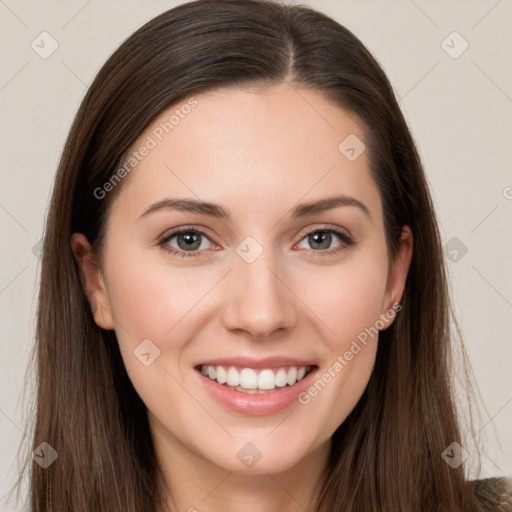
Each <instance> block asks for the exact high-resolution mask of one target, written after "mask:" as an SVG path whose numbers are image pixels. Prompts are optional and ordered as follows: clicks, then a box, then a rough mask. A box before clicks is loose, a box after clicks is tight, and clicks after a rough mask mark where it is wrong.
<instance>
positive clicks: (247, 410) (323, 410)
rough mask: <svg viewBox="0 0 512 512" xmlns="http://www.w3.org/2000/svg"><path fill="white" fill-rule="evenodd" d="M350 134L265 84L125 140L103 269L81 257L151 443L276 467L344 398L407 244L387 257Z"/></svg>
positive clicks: (317, 105) (356, 380) (331, 116)
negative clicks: (126, 155)
mask: <svg viewBox="0 0 512 512" xmlns="http://www.w3.org/2000/svg"><path fill="white" fill-rule="evenodd" d="M187 105H188V106H187ZM171 116H174V117H171ZM166 123H167V124H166ZM363 144H364V134H363V131H362V128H361V126H360V125H359V124H358V123H357V122H356V120H355V118H354V117H352V116H351V115H349V114H348V113H347V112H345V111H343V110H341V109H339V108H338V107H336V106H334V105H333V104H331V103H329V102H327V101H326V100H324V99H323V98H322V97H321V96H320V95H319V94H318V93H315V92H311V91H307V90H303V89H297V90H295V89H294V88H292V87H290V86H289V85H288V84H281V85H278V86H272V87H270V88H267V89H264V90H260V91H257V92H248V91H244V90H241V89H231V90H227V89H224V90H217V91H214V92H208V93H203V94H200V95H196V96H194V97H193V98H189V99H187V100H184V101H183V102H182V103H181V104H179V105H175V106H173V107H172V108H170V109H169V110H167V111H165V112H164V113H163V114H162V115H161V116H160V117H159V118H158V119H157V120H156V121H155V122H154V123H153V124H152V125H151V126H150V127H149V128H148V129H147V130H146V131H145V132H144V134H143V135H141V137H140V138H139V140H138V141H137V142H136V143H135V144H134V145H133V147H132V150H131V152H130V155H131V156H132V158H134V159H136V161H137V165H136V167H135V168H134V169H133V170H130V172H129V175H128V176H127V177H125V178H124V179H125V180H126V183H122V189H121V190H120V193H119V195H118V196H117V197H116V199H115V201H114V203H113V205H112V208H111V210H110V213H109V217H108V223H107V231H106V238H105V245H104V247H103V252H102V258H101V268H96V267H92V266H91V265H88V264H87V263H83V264H82V268H83V269H84V271H85V273H86V276H87V286H88V289H89V294H90V298H91V301H92V303H93V311H94V312H95V320H96V322H97V323H98V325H100V326H102V327H103V328H106V329H112V328H113V329H115V332H116V335H117V339H118V341H119V346H120V350H121V353H122V357H123V361H124V364H125V366H126V369H127V371H128V374H129V377H130V379H131V381H132V382H133V385H134V387H135V389H136V390H137V392H138V394H139V395H140V397H141V399H142V400H143V401H144V403H145V404H146V406H147V409H148V414H149V421H150V425H151V429H152V432H153V434H154V436H155V439H156V441H155V442H156V443H157V445H158V446H159V447H160V449H161V450H162V451H164V452H165V450H168V452H169V453H171V452H172V453H176V451H177V450H179V451H180V452H182V453H186V454H189V455H190V457H192V458H194V459H196V460H197V459H198V458H199V459H201V460H202V461H206V462H207V463H211V464H213V465H215V466H218V467H222V468H224V469H227V470H229V471H237V472H254V473H263V472H266V471H269V472H277V471H282V470H285V469H287V468H291V467H292V466H294V465H296V464H298V463H299V462H300V461H301V460H305V457H306V456H308V455H311V454H313V453H315V450H318V449H321V448H322V447H325V446H327V445H328V443H329V440H330V437H331V436H332V434H333V432H334V431H335V430H336V428H337V427H338V426H339V425H340V424H341V423H342V422H343V421H344V420H345V418H346V417H347V415H348V414H349V413H350V412H351V410H352V409H353V408H354V406H355V405H356V403H357V401H358V400H359V398H360V397H361V394H362V393H363V391H364V389H365V387H366V385H367V383H368V380H369V377H370V374H371V372H372V368H373V365H374V360H375V355H376V350H377V336H376V335H375V334H374V333H375V329H380V330H383V329H385V328H387V327H388V326H389V325H390V323H391V322H392V321H393V317H394V315H395V313H396V311H395V310H394V309H393V303H395V304H396V303H398V302H399V300H400V298H401V295H402V291H403V285H404V282H405V277H406V274H407V270H408V266H409V261H410V254H411V250H412V244H411V237H410V232H409V231H407V230H406V231H404V238H403V241H402V245H401V249H400V253H399V256H400V257H399V258H397V259H396V260H395V261H394V262H393V264H392V265H390V262H389V261H388V259H387V255H386V241H385V237H384V226H383V213H382V205H381V200H380V197H379V193H378V189H377V187H376V184H375V183H374V182H373V180H372V178H371V176H370V170H369V160H368V156H369V155H368V153H367V151H366V150H365V149H364V146H363ZM143 147H146V149H143ZM134 152H136V154H134ZM133 163H134V161H132V164H133ZM122 174H123V173H121V175H122ZM115 186H120V185H119V184H117V185H112V186H111V187H109V186H108V185H107V186H106V187H104V188H103V190H105V191H106V193H109V189H110V188H115ZM99 195H101V194H99ZM342 196H343V197H342ZM99 200H101V199H99ZM173 205H174V206H173ZM315 205H316V206H315ZM178 229H180V230H183V233H182V234H181V235H180V234H174V231H176V230H178ZM84 247H86V242H85V241H84V239H83V238H81V237H80V236H78V237H75V239H74V240H73V249H74V251H75V254H76V255H77V258H78V259H80V257H79V254H80V248H82V249H83V248H84ZM81 261H82V262H83V261H84V260H81ZM365 329H366V330H365ZM208 363H210V364H209V365H208ZM202 365H204V366H202ZM293 368H296V370H297V371H295V370H294V369H293ZM301 368H306V369H307V370H310V369H311V371H310V373H307V374H306V375H305V377H303V374H304V371H305V370H304V369H301ZM201 369H202V370H203V371H204V373H208V374H209V375H208V376H205V375H203V372H202V371H201ZM297 374H298V375H297ZM210 376H211V377H215V378H218V379H219V380H220V381H221V382H223V381H225V380H226V379H229V383H231V384H232V386H231V387H230V388H228V386H227V384H228V382H224V384H221V383H219V382H218V381H214V380H212V379H210ZM297 376H298V377H299V378H301V377H303V378H302V380H300V381H299V382H297V383H296V384H293V383H294V382H295V381H296V379H297ZM237 379H238V380H237ZM240 379H241V380H240ZM237 383H238V385H239V386H241V387H242V388H243V389H240V388H238V390H236V389H234V388H235V387H236V386H235V385H236V384H237ZM290 383H291V384H292V385H290ZM272 388H273V389H272ZM260 391H261V393H260Z"/></svg>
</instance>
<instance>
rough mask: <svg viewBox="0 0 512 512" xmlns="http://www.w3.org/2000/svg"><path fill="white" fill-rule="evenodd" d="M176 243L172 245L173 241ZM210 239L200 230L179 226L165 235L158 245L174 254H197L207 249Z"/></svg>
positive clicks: (184, 255)
mask: <svg viewBox="0 0 512 512" xmlns="http://www.w3.org/2000/svg"><path fill="white" fill-rule="evenodd" d="M173 241H174V243H175V244H176V245H173V243H172V242H173ZM208 242H210V243H213V242H211V240H210V239H209V238H208V237H207V236H206V235H205V234H204V233H203V232H201V231H198V230H197V229H191V228H180V229H176V230H174V231H172V232H171V233H169V234H167V235H165V237H164V238H163V239H162V240H160V241H159V242H158V245H160V246H161V247H163V248H164V249H165V250H166V251H169V252H170V253H171V254H174V255H176V256H182V257H187V256H199V254H200V251H202V250H205V249H208Z"/></svg>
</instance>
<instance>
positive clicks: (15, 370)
mask: <svg viewBox="0 0 512 512" xmlns="http://www.w3.org/2000/svg"><path fill="white" fill-rule="evenodd" d="M179 3H183V2H178V1H174V2H173V1H156V0H153V1H146V2H143V1H141V0H140V1H133V0H132V1H123V2H119V1H116V2H114V1H111V2H107V1H102V2H100V1H99V0H92V1H89V2H87V1H69V0H67V1H61V2H54V1H47V2H41V1H37V2H36V1H22V0H5V1H3V0H0V41H1V47H2V61H1V63H2V64H1V66H0V112H1V124H0V129H1V138H0V140H1V147H0V158H1V186H0V236H1V240H2V250H1V258H2V260H1V266H0V315H1V317H0V321H1V325H2V338H1V358H0V371H1V373H0V375H1V383H2V386H1V388H0V475H1V476H0V499H1V497H2V496H3V495H4V494H5V493H6V492H7V490H8V488H9V486H10V484H11V483H12V481H13V479H14V477H15V474H16V467H17V464H16V463H15V455H16V449H17V446H18V443H19V441H20V440H21V438H22V437H23V435H24V434H23V432H22V430H23V423H22V408H21V404H20V403H18V400H19V395H20V392H21V390H22V382H23V378H24V372H25V366H26V360H27V355H28V351H29V349H30V346H31V343H32V337H33V332H34V313H35V308H36V302H35V291H36V288H37V274H38V271H39V266H38V261H39V260H38V258H37V256H36V254H37V250H36V249H34V246H35V245H36V244H37V242H38V241H39V240H40V238H41V235H42V232H43V220H44V216H45V212H46V208H47V203H48V200H49V194H50V190H51V186H52V181H53V177H54V174H55V171H56V167H57V163H58V159H59V156H60V152H61V150H62V147H63V144H64V140H65V137H66V135H67V131H68V129H69V127H70V124H71V121H72V118H73V116H74V114H75V112H76V109H77V108H78V105H79V103H80V101H81V99H82V97H83V95H84V93H85V91H86V88H87V86H88V84H90V83H91V81H92V79H93V77H94V75H95V74H96V73H97V71H98V70H99V68H100V66H101V65H102V64H103V63H104V61H105V60H106V58H107V57H108V56H109V55H110V54H111V53H112V52H113V51H114V50H115V48H116V47H117V46H118V45H119V44H120V43H121V42H122V41H123V40H124V39H125V38H126V37H127V36H129V35H130V34H131V33H132V32H133V31H134V30H135V29H136V28H138V27H139V26H140V25H142V24H143V23H144V22H146V21H147V20H149V19H150V18H152V17H153V16H154V15H156V14H158V13H160V12H162V11H164V10H166V9H168V8H170V7H173V6H175V5H178V4H179ZM293 3H299V2H293ZM304 3H306V4H308V5H310V6H312V7H314V8H317V9H319V10H322V11H324V12H325V13H327V14H329V15H331V16H332V17H334V18H335V19H336V20H337V21H339V22H340V23H342V24H344V25H345V26H346V27H347V28H349V29H351V30H352V31H353V32H354V33H355V34H356V35H357V36H358V37H359V38H360V39H361V40H362V41H363V43H365V44H366V45H367V47H368V48H369V50H370V51H371V52H372V53H373V54H374V55H375V57H376V58H377V60H378V61H379V62H380V63H381V64H382V66H383V67H384V69H385V71H386V72H387V74H388V76H389V78H390V81H391V83H392V84H393V86H394V88H395V91H396V94H397V97H398V98H399V99H400V105H401V107H402V109H403V111H404V114H405V116H406V118H407V120H408V122H409V125H410V127H411V130H412V132H413V135H414V137H415V139H416V141H417V143H418V145H419V149H420V153H421V156H422V158H423V162H424V165H425V168H426V171H427V175H428V178H429V181H430V183H431V187H432V193H433V197H434V201H435V203H436V207H437V210H438V214H439V218H440V222H441V230H442V236H443V243H448V242H449V243H450V244H453V243H454V242H453V240H452V239H453V238H454V237H456V238H457V239H459V240H460V243H462V244H464V246H465V247H467V253H466V254H464V255H463V256H462V257H460V255H461V254H462V253H461V252H458V258H459V259H458V261H456V262H454V261H451V260H450V259H453V257H454V253H452V254H451V255H450V254H449V252H448V251H446V256H447V265H448V269H449V271H450V276H451V279H452V289H453V298H454V303H455V307H456V312H457V315H458V319H459V322H460V325H461V328H462V331H463V334H464V337H465V343H466V347H467V350H468V353H469V356H470V360H471V363H472V365H473V370H474V373H475V378H476V381H477V383H478V386H479V388H480V392H481V396H482V399H483V403H484V404H485V408H486V409H483V410H482V417H481V419H480V420H479V421H478V423H477V425H476V427H477V430H479V435H478V437H479V440H481V441H484V442H486V447H487V453H488V455H489V457H488V458H487V459H485V460H484V466H483V471H482V475H481V476H492V475H507V474H508V475H510V474H512V432H511V430H512V429H511V425H512V377H511V373H512V372H511V362H512V343H511V341H512V340H511V327H512V322H511V318H512V271H511V262H512V169H511V161H512V144H511V136H512V68H511V59H510V54H511V51H512V35H511V33H512V31H511V22H512V2H511V1H510V0H500V1H496V0H485V1H484V0H481V1H467V0H464V1H455V0H452V1H446V0H445V1H435V2H434V1H426V0H415V1H414V2H413V1H412V0H394V1H386V2H381V1H367V2H357V1H348V0H341V1H336V0H309V1H307V2H304ZM43 31H47V32H49V33H50V34H51V36H52V37H53V38H54V39H55V40H56V41H57V43H58V45H59V46H58V48H57V50H56V51H55V52H54V53H53V54H52V55H51V56H50V57H48V58H47V59H43V58H41V57H40V56H39V55H38V54H37V53H36V52H35V51H34V50H33V49H32V48H31V43H32V41H34V40H36V42H37V41H40V38H38V36H39V35H40V34H41V32H43ZM453 31H457V32H458V33H459V34H460V35H461V36H462V38H463V39H464V40H465V41H467V43H468V44H469V47H468V48H467V50H466V51H465V52H464V53H462V54H461V55H460V56H458V57H457V58H453V56H454V55H455V54H456V53H458V52H459V51H460V50H461V49H462V48H463V46H462V45H463V44H464V42H463V41H462V40H461V39H457V36H455V37H453V36H450V37H449V38H448V39H446V38H447V37H448V36H449V35H450V34H451V33H452V32H453ZM445 40H446V42H445V43H444V44H442V43H443V41H445ZM39 44H40V45H41V43H39ZM450 47H451V48H450ZM47 48H48V46H47ZM447 51H448V52H451V53H452V56H450V55H449V54H448V53H447ZM450 247H451V246H450ZM450 250H451V249H450ZM34 253H36V254H34ZM491 419H492V421H491ZM468 449H469V447H468ZM2 509H3V510H7V509H6V508H4V506H2ZM11 510H14V508H12V509H11Z"/></svg>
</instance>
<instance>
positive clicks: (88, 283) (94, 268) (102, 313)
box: [71, 233, 114, 330]
mask: <svg viewBox="0 0 512 512" xmlns="http://www.w3.org/2000/svg"><path fill="white" fill-rule="evenodd" d="M71 250H72V251H73V255H74V257H75V260H76V262H77V264H78V268H79V269H80V278H81V280H82V286H83V288H84V291H85V293H86V295H87V298H88V299H89V302H90V304H91V310H92V314H93V316H94V321H95V322H96V324H97V325H98V326H99V327H101V328H103V329H107V330H111V329H114V322H113V317H112V307H111V304H110V300H109V298H108V293H107V288H106V286H105V281H104V279H103V274H102V271H101V268H100V266H99V264H98V263H97V262H96V259H95V257H94V252H93V250H92V248H91V245H90V244H89V241H88V240H87V238H86V237H85V235H83V234H82V233H74V234H73V236H72V237H71Z"/></svg>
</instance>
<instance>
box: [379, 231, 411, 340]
mask: <svg viewBox="0 0 512 512" xmlns="http://www.w3.org/2000/svg"><path fill="white" fill-rule="evenodd" d="M412 254H413V235H412V230H411V228H410V227H409V226H403V228H402V234H401V236H400V242H399V246H398V249H397V251H396V255H395V258H394V260H393V262H392V264H391V266H390V271H389V274H388V282H387V286H386V293H385V296H384V301H383V311H382V312H381V317H382V316H383V315H386V317H387V318H390V321H389V323H387V325H386V327H384V329H387V328H388V327H389V326H390V325H391V324H392V323H393V321H394V318H395V316H396V313H397V310H399V309H398V305H399V303H400V301H401V299H402V295H403V292H404V288H405V282H406V280H407V275H408V273H409V268H410V266H411V260H412ZM400 309H401V308H400ZM391 312H393V313H391ZM381 330H382V329H381Z"/></svg>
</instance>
